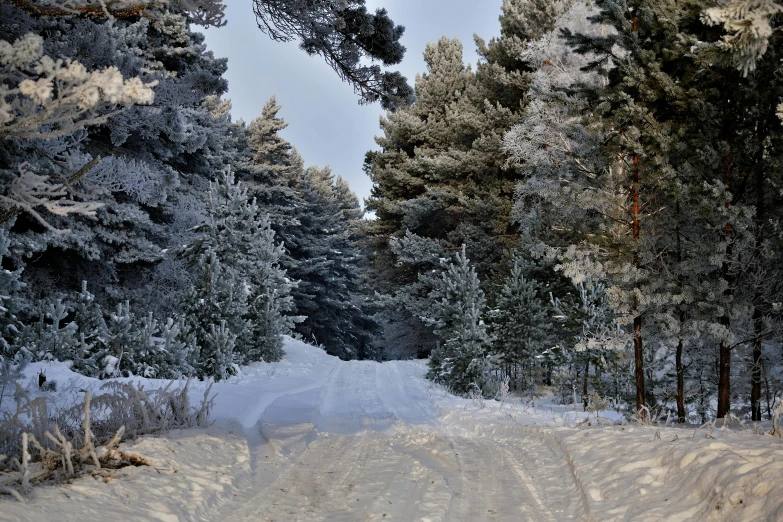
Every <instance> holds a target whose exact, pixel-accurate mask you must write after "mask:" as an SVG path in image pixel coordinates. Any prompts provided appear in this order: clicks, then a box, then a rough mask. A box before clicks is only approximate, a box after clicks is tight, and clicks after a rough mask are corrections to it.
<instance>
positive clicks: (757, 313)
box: [750, 111, 769, 421]
mask: <svg viewBox="0 0 783 522" xmlns="http://www.w3.org/2000/svg"><path fill="white" fill-rule="evenodd" d="M767 112H769V111H767ZM765 138H766V121H764V122H762V124H761V125H760V126H759V131H758V134H757V140H758V142H757V143H758V144H759V148H758V151H757V152H756V180H755V181H756V187H755V188H756V215H755V222H756V234H755V237H754V238H753V239H754V250H755V251H754V253H753V254H754V257H755V259H756V263H758V270H759V271H761V268H762V263H763V257H764V254H763V252H762V251H761V249H762V244H763V242H764V220H765V210H766V209H765V206H764V140H765ZM755 283H756V292H755V295H754V296H753V329H754V332H753V333H754V336H753V337H754V338H753V367H752V369H751V385H750V415H751V420H753V421H761V342H762V337H763V335H764V334H763V329H764V320H763V317H764V312H763V310H762V309H761V306H762V301H763V299H764V296H763V295H762V289H761V288H762V287H761V282H760V281H756V282H755Z"/></svg>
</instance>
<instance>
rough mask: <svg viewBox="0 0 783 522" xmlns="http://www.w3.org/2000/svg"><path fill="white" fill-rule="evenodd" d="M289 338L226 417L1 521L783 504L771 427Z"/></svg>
mask: <svg viewBox="0 0 783 522" xmlns="http://www.w3.org/2000/svg"><path fill="white" fill-rule="evenodd" d="M285 349H286V356H285V358H284V360H283V361H281V362H280V363H257V364H253V365H250V366H248V367H244V368H243V369H242V370H243V371H242V374H241V375H240V376H238V377H234V378H231V379H229V380H228V381H227V382H220V383H217V384H215V385H214V387H213V390H214V391H215V392H216V393H217V397H216V399H215V409H214V412H213V418H214V420H215V424H214V425H213V426H212V427H211V428H208V429H201V430H188V431H179V432H173V433H171V434H168V435H166V436H163V437H160V438H154V437H143V438H141V439H139V440H136V441H131V442H129V443H128V444H127V451H132V452H136V453H138V454H139V455H142V456H143V457H144V458H146V459H147V460H148V461H149V462H150V464H151V465H150V466H146V467H138V468H125V469H122V470H118V471H116V472H111V473H110V474H103V475H98V476H97V477H83V478H80V479H77V480H74V481H73V482H72V483H70V484H64V485H59V486H50V487H40V488H36V489H35V491H34V493H33V495H32V498H31V499H30V503H29V504H28V505H23V504H20V503H18V502H16V501H13V500H6V499H3V500H0V502H2V509H0V520H15V521H16V520H19V521H31V522H38V521H43V520H52V519H55V518H56V519H58V520H66V521H67V520H80V521H84V520H97V519H101V520H104V519H105V520H108V519H124V520H162V521H169V520H171V521H174V520H217V519H220V520H225V521H226V522H230V521H234V522H241V521H249V520H254V521H255V520H302V521H318V520H322V521H327V520H328V521H340V520H403V521H407V520H427V521H433V522H435V521H449V522H451V521H476V520H515V521H516V520H536V521H539V520H540V521H547V520H555V521H560V520H580V519H581V520H602V521H603V520H607V521H608V520H628V519H633V520H694V521H696V520H699V521H701V520H727V521H728V520H732V521H733V520H783V485H781V483H782V482H783V481H781V480H780V478H781V477H782V476H783V442H781V440H779V439H775V438H773V437H770V436H768V435H759V434H756V433H754V432H753V431H752V430H750V429H736V428H733V429H729V428H721V427H717V426H705V427H702V428H699V429H696V428H691V429H682V428H673V427H659V426H641V425H629V424H624V425H617V424H615V425H609V426H595V424H612V423H613V422H616V421H619V420H620V419H621V417H620V416H619V415H618V414H614V413H612V412H601V413H600V414H599V415H600V417H601V419H596V414H586V413H582V412H575V411H573V410H572V409H569V408H567V407H564V406H558V405H556V404H553V402H552V401H551V398H549V399H548V398H546V397H545V398H538V399H533V400H530V399H528V400H522V401H521V400H520V399H518V398H509V399H507V401H506V403H505V404H504V405H503V406H502V408H501V404H500V403H499V402H497V401H492V400H489V401H486V402H485V404H484V406H483V407H482V404H481V403H480V402H479V401H471V400H468V399H462V398H458V397H454V396H452V395H450V394H448V393H447V392H446V391H444V390H443V389H442V388H441V387H439V386H436V385H433V384H432V383H430V382H429V381H426V380H425V379H424V373H425V372H426V361H393V362H384V363H376V362H371V361H348V362H345V361H340V360H338V359H336V358H334V357H331V356H328V355H326V354H325V353H324V352H323V351H322V350H320V349H318V348H315V347H312V346H309V345H306V344H304V343H301V342H299V341H295V340H292V339H287V340H286V345H285ZM40 370H45V371H46V375H47V379H48V380H55V381H57V383H58V392H56V393H57V398H58V400H60V401H63V402H67V401H72V400H78V397H79V394H80V393H81V392H80V391H79V390H83V389H93V388H95V387H97V386H99V384H100V383H99V381H96V380H94V379H87V378H85V377H81V376H77V375H76V374H74V373H72V372H71V371H70V369H69V368H68V366H67V365H66V364H62V363H37V364H32V365H30V366H29V367H28V368H27V370H26V373H27V376H28V378H29V379H31V382H32V379H34V378H35V377H36V376H37V374H38V372H39V371H40ZM133 380H137V381H139V382H141V383H143V384H144V385H145V387H152V386H160V385H162V383H163V381H154V380H150V379H143V378H133ZM194 384H195V386H194ZM191 386H192V389H193V399H194V400H196V399H197V398H198V397H199V396H200V395H201V394H203V390H204V387H205V386H206V383H191ZM69 397H70V398H69ZM587 420H589V421H590V424H592V425H593V426H587V425H586V424H587V423H586V421H587Z"/></svg>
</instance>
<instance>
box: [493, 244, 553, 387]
mask: <svg viewBox="0 0 783 522" xmlns="http://www.w3.org/2000/svg"><path fill="white" fill-rule="evenodd" d="M525 265H526V262H525V260H523V259H522V258H521V257H519V256H515V257H514V258H513V259H512V266H511V271H510V272H509V274H508V276H507V277H506V280H505V281H504V283H503V288H502V289H501V291H500V294H499V295H498V297H497V299H496V302H495V305H494V307H493V309H492V310H491V311H490V312H489V313H488V314H487V315H488V317H489V318H490V331H491V333H492V338H493V340H494V342H493V346H492V350H493V353H494V354H495V356H496V358H497V361H498V364H499V366H500V369H501V370H502V372H503V376H508V377H510V378H511V382H512V385H513V387H514V388H518V389H527V388H529V387H530V386H531V385H534V384H536V383H538V384H540V383H541V382H542V380H543V379H542V378H543V377H544V376H545V375H546V373H547V370H549V369H548V368H547V366H546V365H545V363H546V362H547V361H545V360H544V357H543V355H544V353H545V352H546V350H547V349H548V348H550V346H548V342H549V341H550V338H551V329H552V328H551V325H552V319H551V313H550V309H549V306H548V305H547V304H546V301H545V300H546V299H548V296H546V295H544V291H543V290H544V288H543V287H542V285H541V284H540V283H539V282H538V281H536V280H535V279H532V278H530V276H529V275H527V276H526V272H527V273H528V274H529V270H525V269H526V266H525Z"/></svg>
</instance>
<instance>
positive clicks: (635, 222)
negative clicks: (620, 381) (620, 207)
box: [631, 153, 644, 412]
mask: <svg viewBox="0 0 783 522" xmlns="http://www.w3.org/2000/svg"><path fill="white" fill-rule="evenodd" d="M631 203H632V207H631V228H632V231H633V244H634V248H633V267H634V269H637V270H638V269H639V265H640V263H641V261H640V258H639V233H640V231H641V225H640V223H639V155H638V154H637V153H634V155H633V183H632V184H631ZM638 284H639V283H638V281H637V282H635V283H634V297H633V354H634V364H635V369H636V411H637V412H641V411H643V408H644V351H643V349H642V315H641V313H640V310H639V297H638V295H639V293H638V289H639V288H638Z"/></svg>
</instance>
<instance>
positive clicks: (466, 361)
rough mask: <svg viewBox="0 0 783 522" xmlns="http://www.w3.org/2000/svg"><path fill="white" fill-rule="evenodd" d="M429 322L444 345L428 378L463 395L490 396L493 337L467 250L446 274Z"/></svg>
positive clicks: (432, 361)
mask: <svg viewBox="0 0 783 522" xmlns="http://www.w3.org/2000/svg"><path fill="white" fill-rule="evenodd" d="M433 302H434V303H435V307H436V308H435V309H432V310H430V312H429V316H428V317H427V320H428V321H429V322H431V323H432V324H433V325H434V326H435V332H436V333H437V335H438V337H439V338H440V339H441V341H442V344H441V345H440V346H438V347H437V348H436V349H435V350H433V352H432V355H431V357H430V362H429V371H428V372H427V377H428V378H430V379H432V380H434V381H436V382H440V383H443V384H445V385H447V386H448V387H449V388H450V389H452V390H453V391H454V392H456V393H460V394H464V393H467V392H468V391H470V390H471V389H472V388H475V387H478V389H479V390H481V391H483V392H484V393H489V392H490V390H489V384H490V383H489V379H488V377H489V375H488V370H489V367H490V359H489V353H488V352H489V344H490V337H489V334H488V333H487V327H486V325H485V324H484V321H483V320H482V317H483V315H484V307H485V304H486V300H485V298H484V291H483V290H482V289H481V285H480V283H479V279H478V275H477V274H476V269H475V268H474V267H472V266H471V265H470V262H469V261H468V257H467V254H466V252H465V248H464V247H463V248H462V251H461V252H458V253H457V254H456V256H455V259H454V261H452V262H451V263H449V265H448V266H447V267H446V270H445V271H444V272H443V274H442V276H441V278H440V281H439V285H438V287H437V289H436V291H435V295H434V296H433Z"/></svg>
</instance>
